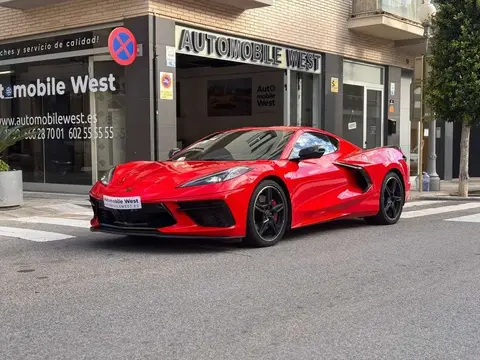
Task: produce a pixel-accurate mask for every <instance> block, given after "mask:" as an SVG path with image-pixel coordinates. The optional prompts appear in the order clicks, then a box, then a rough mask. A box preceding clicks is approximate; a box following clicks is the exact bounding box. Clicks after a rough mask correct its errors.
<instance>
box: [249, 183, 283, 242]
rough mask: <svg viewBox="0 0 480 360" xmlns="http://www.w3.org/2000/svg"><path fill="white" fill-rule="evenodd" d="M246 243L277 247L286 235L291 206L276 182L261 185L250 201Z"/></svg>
mask: <svg viewBox="0 0 480 360" xmlns="http://www.w3.org/2000/svg"><path fill="white" fill-rule="evenodd" d="M247 216H248V217H247V238H246V242H247V243H250V244H252V245H255V246H259V247H264V246H272V245H275V244H276V243H277V242H278V241H280V239H281V238H282V237H283V235H284V234H285V231H286V229H287V225H288V219H289V204H288V201H287V197H286V195H285V192H284V191H283V189H282V188H281V187H280V186H279V185H278V184H277V183H276V182H275V181H271V180H266V181H263V182H261V183H260V185H259V186H258V187H257V188H256V189H255V191H254V192H253V194H252V198H251V199H250V205H249V209H248V215H247Z"/></svg>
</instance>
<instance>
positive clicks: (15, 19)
mask: <svg viewBox="0 0 480 360" xmlns="http://www.w3.org/2000/svg"><path fill="white" fill-rule="evenodd" d="M147 14H148V3H147V0H69V1H65V2H62V3H59V4H56V5H51V6H43V7H37V8H33V9H30V10H26V11H21V10H15V9H8V8H2V7H0V28H1V29H2V30H1V31H0V40H3V39H9V38H14V37H22V36H27V35H33V34H41V33H45V32H51V31H59V30H66V29H69V28H74V27H81V26H87V25H95V24H102V23H106V22H111V21H119V20H122V19H124V18H130V17H135V16H141V15H147Z"/></svg>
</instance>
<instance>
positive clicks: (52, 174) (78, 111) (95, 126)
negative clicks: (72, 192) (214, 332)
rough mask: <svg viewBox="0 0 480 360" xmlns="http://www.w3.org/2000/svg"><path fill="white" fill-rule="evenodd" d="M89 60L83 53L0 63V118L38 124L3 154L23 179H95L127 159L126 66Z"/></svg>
mask: <svg viewBox="0 0 480 360" xmlns="http://www.w3.org/2000/svg"><path fill="white" fill-rule="evenodd" d="M91 63H92V59H91V58H90V59H89V58H88V57H81V58H67V59H58V60H51V61H45V62H34V63H23V64H16V65H12V66H10V67H9V68H7V69H0V85H1V88H0V93H1V94H2V96H3V98H1V99H0V104H1V105H0V124H2V125H9V126H14V125H28V126H32V127H33V128H35V133H34V134H33V135H32V136H31V137H30V138H28V139H25V140H22V141H20V142H18V143H17V144H15V145H14V146H12V147H10V148H8V149H7V151H6V154H4V158H5V159H6V161H7V163H8V164H9V165H10V166H11V167H13V168H16V169H21V170H22V172H23V178H24V181H25V182H31V183H50V184H71V185H91V184H92V182H93V181H94V180H95V179H96V178H98V177H97V176H98V174H100V176H101V173H102V171H105V170H106V168H108V167H110V166H112V165H114V164H118V163H119V162H122V161H123V160H124V159H125V157H124V155H123V151H124V149H125V146H124V144H123V141H125V105H124V104H125V103H124V100H123V97H124V86H123V72H124V71H123V68H121V67H120V66H119V65H117V64H115V63H114V62H113V61H106V62H101V63H94V66H93V68H92V66H91ZM89 64H90V66H89ZM95 169H98V174H97V173H95Z"/></svg>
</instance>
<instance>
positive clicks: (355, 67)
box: [343, 61, 384, 148]
mask: <svg viewBox="0 0 480 360" xmlns="http://www.w3.org/2000/svg"><path fill="white" fill-rule="evenodd" d="M383 79H384V75H383V68H382V67H379V66H373V65H368V64H360V63H354V62H350V61H345V62H344V80H343V137H344V138H345V139H347V140H348V141H351V142H352V143H354V144H355V145H357V146H360V147H362V148H373V147H376V146H382V145H383V127H384V121H383V120H384V105H383V104H384V80H383Z"/></svg>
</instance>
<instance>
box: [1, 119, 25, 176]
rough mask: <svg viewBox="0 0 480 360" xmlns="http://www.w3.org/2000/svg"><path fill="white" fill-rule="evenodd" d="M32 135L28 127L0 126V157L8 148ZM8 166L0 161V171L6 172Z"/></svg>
mask: <svg viewBox="0 0 480 360" xmlns="http://www.w3.org/2000/svg"><path fill="white" fill-rule="evenodd" d="M32 133H33V129H32V128H31V127H28V126H12V127H9V126H5V125H0V155H1V154H2V153H3V152H4V151H5V150H6V149H7V148H8V147H10V146H12V145H14V144H16V143H17V142H18V141H21V140H23V139H25V138H26V137H28V136H30V135H31V134H32ZM8 170H9V166H8V164H7V163H6V162H5V161H3V160H1V159H0V171H8Z"/></svg>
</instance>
